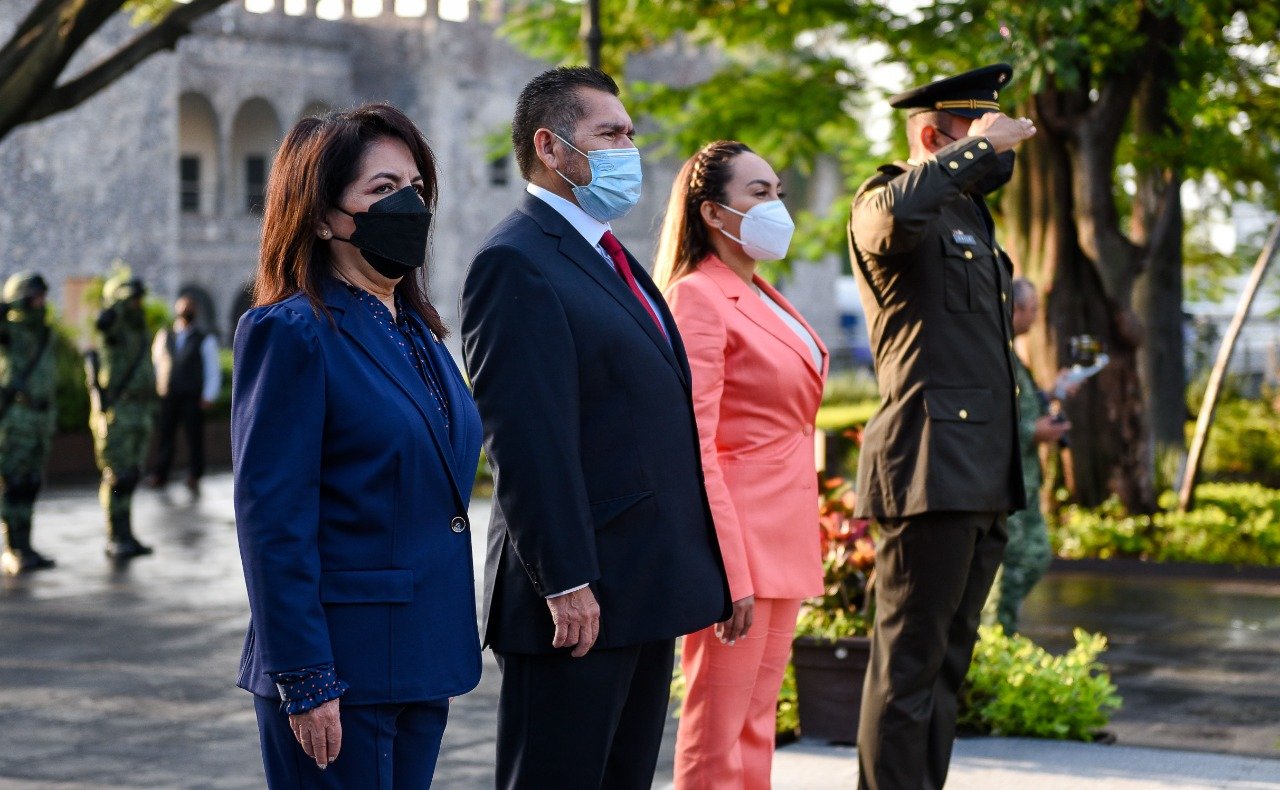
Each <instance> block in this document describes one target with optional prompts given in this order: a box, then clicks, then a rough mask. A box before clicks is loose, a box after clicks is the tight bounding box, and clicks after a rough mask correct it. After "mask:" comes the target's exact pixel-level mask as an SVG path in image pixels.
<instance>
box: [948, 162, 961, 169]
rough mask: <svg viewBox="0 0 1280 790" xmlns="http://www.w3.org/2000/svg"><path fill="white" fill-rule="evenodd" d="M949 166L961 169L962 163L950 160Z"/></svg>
mask: <svg viewBox="0 0 1280 790" xmlns="http://www.w3.org/2000/svg"><path fill="white" fill-rule="evenodd" d="M947 167H949V168H951V169H952V170H959V169H960V163H959V162H948V163H947Z"/></svg>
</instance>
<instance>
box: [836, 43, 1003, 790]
mask: <svg viewBox="0 0 1280 790" xmlns="http://www.w3.org/2000/svg"><path fill="white" fill-rule="evenodd" d="M1001 68H1002V69H1004V71H1003V72H1001V73H999V74H996V73H995V72H991V69H987V70H985V71H987V72H991V73H988V74H986V75H981V76H983V78H984V79H985V78H991V79H994V78H995V77H998V78H999V80H1000V82H1003V81H1004V79H1007V76H1008V67H1001ZM971 74H977V72H974V73H971ZM993 75H994V76H993ZM969 76H970V75H962V77H965V78H968V77H969ZM953 79H958V78H953ZM931 87H932V86H931ZM984 89H985V90H986V93H985V95H986V98H987V101H986V102H985V104H992V105H994V102H992V101H990V100H991V97H992V89H991V88H990V87H985V88H984ZM923 90H924V89H917V93H918V92H921V91H923ZM906 95H907V94H903V96H906ZM966 95H967V94H966ZM939 98H940V99H950V98H951V95H943V96H940V97H939ZM957 98H964V95H962V96H959V97H957ZM930 102H931V103H929V104H927V105H921V104H918V103H916V104H905V103H901V102H899V101H898V99H897V98H895V100H894V101H892V102H891V104H893V106H895V107H903V106H909V107H918V106H925V107H935V106H941V104H942V103H941V102H940V103H939V104H933V103H932V98H930ZM946 104H947V105H949V104H950V103H949V102H948V103H946ZM964 104H965V106H973V105H970V104H968V100H967V99H966V100H965V103H964ZM978 106H981V105H980V104H979V105H978ZM947 111H951V110H950V109H948V110H947ZM983 111H986V110H980V111H978V112H976V113H974V114H971V115H969V116H968V117H977V116H978V115H980V114H981V112H983ZM957 114H958V113H957ZM996 165H997V155H996V152H995V150H994V149H993V147H992V145H991V144H990V143H989V142H988V141H987V140H986V139H985V138H964V139H961V140H958V141H956V142H954V143H951V144H949V145H947V146H946V147H943V148H940V149H938V150H937V151H935V152H934V156H933V157H931V158H929V159H928V160H926V161H924V162H923V163H919V164H913V163H907V162H901V163H896V164H889V165H885V166H883V167H881V168H880V172H879V174H878V175H876V176H874V177H873V178H871V179H870V180H868V181H867V182H866V183H865V184H864V185H863V186H862V187H861V189H859V191H858V193H857V195H856V196H855V198H854V201H853V208H852V212H851V216H850V221H849V242H850V257H851V258H852V260H853V268H854V274H855V276H856V278H857V281H858V289H859V294H860V297H861V300H862V306H863V309H864V310H865V312H866V316H867V327H868V331H869V335H870V340H871V347H872V349H873V351H874V354H875V364H876V378H877V382H878V384H879V389H880V397H881V407H880V410H879V412H878V413H877V414H876V415H875V417H874V418H872V420H871V421H870V422H869V423H868V424H867V426H866V429H865V430H864V432H863V446H862V451H861V456H860V458H859V463H858V489H857V493H858V505H857V510H858V514H859V515H861V516H864V517H870V518H873V519H874V520H875V521H876V522H877V524H878V525H879V529H880V541H879V545H878V547H877V556H876V619H875V624H874V627H873V631H872V645H871V663H870V667H869V669H868V672H867V679H866V686H865V689H864V692H863V698H862V715H861V720H860V723H859V734H858V759H859V769H860V770H859V777H860V778H859V782H860V786H861V787H863V788H872V789H873V790H886V789H888V788H900V789H901V790H920V788H940V787H942V785H943V783H944V782H945V781H946V774H947V770H948V766H949V763H950V758H951V746H952V742H953V740H954V737H955V721H956V706H957V701H956V695H957V692H958V690H959V686H960V682H961V681H962V680H963V678H964V676H965V673H966V672H967V670H968V666H969V661H970V659H971V657H972V654H973V644H974V641H975V639H976V632H977V626H978V618H979V615H980V614H981V611H982V605H983V602H984V601H985V600H986V597H987V592H988V590H989V589H990V586H991V581H992V578H993V577H994V575H995V572H996V568H997V567H998V566H999V564H1000V560H1001V556H1002V555H1003V552H1004V543H1005V515H1006V514H1007V513H1008V512H1010V511H1012V510H1017V509H1020V508H1022V507H1024V505H1025V501H1024V494H1023V486H1022V474H1021V469H1020V467H1019V464H1018V440H1017V430H1018V421H1017V400H1016V395H1015V386H1016V385H1015V383H1014V354H1013V328H1012V323H1011V321H1012V313H1011V309H1012V304H1011V301H1010V299H1011V296H1010V284H1011V280H1012V273H1013V272H1012V266H1011V265H1010V262H1009V259H1008V257H1007V256H1006V255H1005V254H1004V252H1003V251H1002V250H1001V249H1000V248H999V246H998V245H997V244H996V242H995V238H994V226H993V223H992V220H991V215H990V213H989V212H988V210H987V207H986V204H985V202H984V201H983V199H982V197H981V196H978V195H975V194H974V191H975V190H976V185H977V183H978V182H979V181H980V180H982V179H983V177H984V176H985V175H986V174H987V173H988V172H989V171H993V170H994V169H995V168H996Z"/></svg>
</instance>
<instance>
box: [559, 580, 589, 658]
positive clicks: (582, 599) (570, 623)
mask: <svg viewBox="0 0 1280 790" xmlns="http://www.w3.org/2000/svg"><path fill="white" fill-rule="evenodd" d="M547 608H549V609H550V610H551V620H552V622H554V623H555V624H556V634H555V636H554V637H552V639H551V646H552V647H569V646H570V645H576V647H574V648H573V652H572V653H570V655H572V656H573V657H574V658H582V657H583V656H585V655H586V654H587V651H588V650H590V649H591V646H592V645H594V644H595V643H596V637H598V636H600V605H599V604H598V603H596V596H595V594H594V593H592V592H591V588H590V587H583V588H582V589H581V590H574V591H573V592H571V593H565V594H564V595H557V596H556V597H554V598H548V599H547Z"/></svg>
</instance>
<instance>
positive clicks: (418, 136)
mask: <svg viewBox="0 0 1280 790" xmlns="http://www.w3.org/2000/svg"><path fill="white" fill-rule="evenodd" d="M388 138H389V139H392V140H400V141H401V142H403V143H404V144H405V145H406V146H408V147H409V152H410V153H412V154H413V160H414V163H415V164H416V165H417V166H418V172H419V173H421V174H422V190H423V193H422V196H423V199H424V200H425V201H426V203H427V208H429V209H432V210H434V209H435V205H436V162H435V156H434V155H433V154H432V153H431V148H430V146H428V145H427V141H426V139H425V138H424V137H423V136H422V132H421V131H419V130H418V127H417V126H416V125H414V123H413V121H411V120H409V118H408V116H406V115H405V114H404V113H403V112H401V111H400V110H398V109H396V108H395V107H393V106H391V105H390V104H364V105H361V106H359V107H356V108H355V109H353V110H346V111H335V112H331V113H327V114H325V115H323V116H321V117H314V118H303V119H302V120H301V121H298V122H297V123H296V124H294V127H293V128H292V129H290V130H289V134H287V135H286V136H285V138H284V142H283V143H281V144H280V150H279V151H278V152H277V153H276V159H275V163H274V164H273V165H272V167H271V178H270V181H269V182H268V184H267V202H266V207H265V209H264V211H263V217H262V249H261V252H260V253H259V256H258V274H257V277H256V278H255V279H254V282H253V304H254V306H260V305H266V304H274V303H276V302H280V301H283V300H285V299H288V298H289V297H290V296H293V295H294V294H296V293H298V292H302V293H304V294H306V297H307V299H309V300H310V301H311V304H312V306H313V307H314V308H315V309H316V310H317V311H319V312H323V313H325V314H328V310H327V309H326V308H325V306H324V303H323V301H322V300H321V296H320V294H321V287H322V283H323V282H324V278H325V277H327V276H329V275H330V274H331V272H332V270H333V261H332V259H331V256H330V255H329V245H328V244H320V243H318V242H319V239H317V238H316V226H317V225H318V224H319V223H320V222H322V221H323V220H324V218H325V215H326V214H327V212H328V211H329V210H330V209H334V208H337V207H338V202H339V201H340V200H341V198H342V194H343V192H345V191H346V189H347V187H348V186H349V185H350V184H351V182H352V181H354V180H355V177H356V170H357V169H358V168H359V166H360V160H361V158H362V157H363V156H364V154H365V152H366V151H368V150H369V147H370V146H372V145H373V144H374V143H375V142H377V141H378V140H383V139H388ZM424 272H425V267H424ZM423 277H424V273H414V274H411V275H407V276H405V277H404V278H402V279H401V280H400V282H399V283H398V284H397V285H396V293H397V294H398V295H399V296H400V298H401V299H402V300H404V302H405V304H406V305H407V306H408V307H409V308H410V309H411V310H413V311H414V312H416V313H418V315H420V316H421V317H422V319H423V320H424V321H426V322H427V326H429V327H430V328H431V331H432V332H434V333H435V334H436V336H437V337H441V338H443V337H444V336H445V334H446V329H445V325H444V321H442V320H441V319H440V313H438V312H437V311H436V309H435V307H434V306H433V305H432V304H431V301H430V299H428V298H427V288H426V283H425V282H424V280H423Z"/></svg>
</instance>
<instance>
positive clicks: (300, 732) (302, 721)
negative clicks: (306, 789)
mask: <svg viewBox="0 0 1280 790" xmlns="http://www.w3.org/2000/svg"><path fill="white" fill-rule="evenodd" d="M289 729H291V730H293V737H295V738H297V739H298V743H299V744H300V745H301V746H302V751H304V752H306V753H307V756H308V757H310V758H311V759H313V760H315V761H316V765H318V766H319V767H320V770H321V771H323V770H324V769H326V768H328V767H329V763H331V762H333V761H334V760H336V759H338V752H339V751H340V750H341V749H342V720H341V719H340V718H339V717H338V700H336V699H331V700H329V701H328V702H326V703H324V704H323V705H321V706H320V707H318V708H312V709H311V710H309V711H307V712H306V713H295V714H293V715H292V716H290V717H289Z"/></svg>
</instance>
